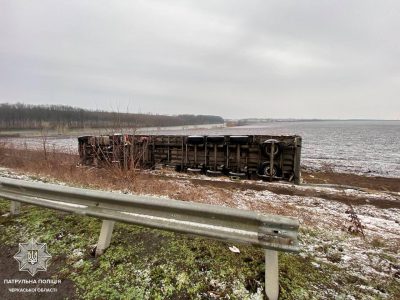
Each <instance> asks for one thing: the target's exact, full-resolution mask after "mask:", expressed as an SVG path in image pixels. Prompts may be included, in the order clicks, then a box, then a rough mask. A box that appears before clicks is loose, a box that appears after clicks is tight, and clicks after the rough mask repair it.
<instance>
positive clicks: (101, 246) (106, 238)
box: [96, 220, 115, 257]
mask: <svg viewBox="0 0 400 300" xmlns="http://www.w3.org/2000/svg"><path fill="white" fill-rule="evenodd" d="M114 224H115V221H110V220H103V223H102V224H101V230H100V236H99V241H98V242H97V247H96V257H97V256H100V255H102V254H103V253H104V251H105V250H106V249H107V248H108V246H110V242H111V236H112V232H113V229H114Z"/></svg>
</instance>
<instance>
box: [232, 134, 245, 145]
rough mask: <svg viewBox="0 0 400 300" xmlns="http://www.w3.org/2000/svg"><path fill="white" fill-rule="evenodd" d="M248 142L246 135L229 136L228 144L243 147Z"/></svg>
mask: <svg viewBox="0 0 400 300" xmlns="http://www.w3.org/2000/svg"><path fill="white" fill-rule="evenodd" d="M248 142H249V136H247V135H231V136H230V137H229V143H231V144H235V145H245V144H247V143H248Z"/></svg>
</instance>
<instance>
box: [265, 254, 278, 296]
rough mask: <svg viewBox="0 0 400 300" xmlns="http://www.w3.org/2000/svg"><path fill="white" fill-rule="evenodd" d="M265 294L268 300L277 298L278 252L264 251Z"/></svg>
mask: <svg viewBox="0 0 400 300" xmlns="http://www.w3.org/2000/svg"><path fill="white" fill-rule="evenodd" d="M265 294H266V295H267V297H268V299H269V300H277V299H278V296H279V270H278V251H275V250H268V249H267V250H265Z"/></svg>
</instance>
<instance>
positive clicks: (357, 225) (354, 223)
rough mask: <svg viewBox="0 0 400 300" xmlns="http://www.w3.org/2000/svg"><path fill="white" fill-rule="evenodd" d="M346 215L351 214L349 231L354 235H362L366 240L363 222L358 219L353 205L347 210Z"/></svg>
mask: <svg viewBox="0 0 400 300" xmlns="http://www.w3.org/2000/svg"><path fill="white" fill-rule="evenodd" d="M346 213H347V214H349V218H350V220H349V223H350V224H349V225H348V227H347V231H348V232H350V233H351V234H354V235H361V236H362V237H363V238H365V235H364V230H363V228H364V225H362V223H361V220H360V219H359V218H358V216H357V214H356V212H355V211H354V208H353V206H352V205H351V204H349V209H348V210H346Z"/></svg>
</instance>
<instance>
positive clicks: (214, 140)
mask: <svg viewBox="0 0 400 300" xmlns="http://www.w3.org/2000/svg"><path fill="white" fill-rule="evenodd" d="M206 139H207V143H210V144H218V145H221V144H223V143H225V137H224V136H222V135H212V136H207V137H206Z"/></svg>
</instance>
